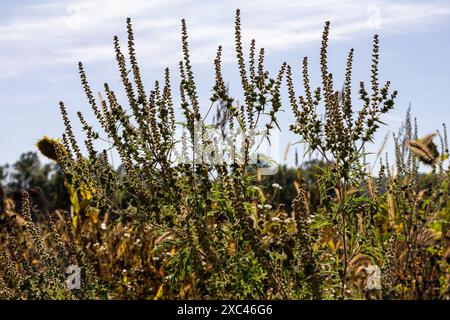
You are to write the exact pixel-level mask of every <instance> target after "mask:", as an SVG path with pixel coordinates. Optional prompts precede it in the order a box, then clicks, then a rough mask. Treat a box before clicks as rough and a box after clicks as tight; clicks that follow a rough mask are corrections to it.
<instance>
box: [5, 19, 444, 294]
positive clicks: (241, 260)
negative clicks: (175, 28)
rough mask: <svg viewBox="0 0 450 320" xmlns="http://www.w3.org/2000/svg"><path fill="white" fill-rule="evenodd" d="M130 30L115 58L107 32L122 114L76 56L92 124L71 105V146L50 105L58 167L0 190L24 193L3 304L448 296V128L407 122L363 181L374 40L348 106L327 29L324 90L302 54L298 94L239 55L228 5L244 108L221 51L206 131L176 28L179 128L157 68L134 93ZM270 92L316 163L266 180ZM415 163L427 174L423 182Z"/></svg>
mask: <svg viewBox="0 0 450 320" xmlns="http://www.w3.org/2000/svg"><path fill="white" fill-rule="evenodd" d="M127 30H128V48H127V49H128V56H129V59H128V61H126V58H125V55H124V54H123V51H122V49H121V46H120V43H119V39H118V38H117V37H115V38H114V49H115V53H116V60H117V63H118V67H119V72H120V75H121V79H122V82H123V86H124V89H125V93H126V98H127V103H126V104H122V103H121V102H119V99H118V97H117V95H116V93H115V91H114V90H113V89H112V88H111V87H110V86H109V85H108V84H106V83H105V85H104V91H105V98H103V96H102V95H99V98H98V99H96V98H95V97H94V94H93V92H92V89H91V87H90V85H89V83H88V80H87V75H86V73H85V70H84V66H83V64H81V63H80V64H79V72H80V77H81V82H82V85H83V88H84V91H85V93H86V96H87V99H88V102H89V105H90V106H91V108H92V111H93V113H94V114H95V116H96V118H97V120H98V124H99V126H97V125H94V124H90V123H88V122H87V121H86V120H85V116H84V115H83V114H82V113H81V112H78V114H77V115H78V118H79V121H80V122H81V124H82V127H83V130H84V133H85V137H84V138H83V139H79V138H77V137H76V136H75V135H74V132H73V130H72V125H71V117H70V116H69V114H68V111H67V109H66V107H65V105H64V103H63V102H61V103H60V111H61V114H62V117H63V121H64V124H65V133H64V134H63V135H62V137H61V139H60V140H52V139H49V138H44V139H42V140H40V142H39V143H38V147H39V149H40V151H41V152H42V153H43V154H44V155H46V156H47V157H48V158H50V159H53V161H54V162H55V164H54V166H55V167H54V168H53V169H50V167H49V168H48V170H47V171H46V170H43V169H42V168H40V170H37V167H36V165H35V166H34V167H33V166H32V165H31V163H35V160H33V155H32V154H28V156H27V157H26V158H27V159H28V160H27V161H28V162H30V165H29V166H28V165H27V164H26V163H27V162H26V161H25V160H26V159H25V158H24V159H22V160H24V161H25V162H24V163H23V164H24V165H25V166H26V168H28V169H29V170H28V169H27V170H23V169H21V167H20V166H17V167H16V168H15V169H16V171H15V172H16V173H17V172H24V171H25V172H27V173H26V174H25V175H23V176H19V177H13V179H12V180H13V181H17V182H18V181H24V182H23V183H22V182H21V183H20V184H21V185H20V186H18V185H14V184H11V183H10V184H9V185H8V187H7V189H8V190H9V191H8V192H9V193H10V194H13V190H28V191H26V192H23V194H22V199H21V201H16V203H14V202H13V201H11V199H6V200H5V201H4V204H3V208H2V209H3V213H2V220H1V223H2V225H1V226H0V227H1V228H2V232H1V242H0V246H1V250H0V296H1V297H3V298H19V299H36V298H47V299H48V298H51V299H53V298H63V299H72V298H78V299H80V298H81V299H84V298H91V299H95V298H101V299H106V298H108V299H117V298H126V299H178V298H188V299H191V298H195V299H340V298H342V299H344V298H345V299H348V298H349V299H448V298H450V291H449V281H450V274H449V259H450V249H449V247H450V246H449V244H450V231H449V222H450V212H449V208H450V199H449V183H450V164H449V161H448V153H449V151H448V138H447V131H446V128H445V125H444V126H443V128H442V129H439V130H437V132H436V133H434V134H431V135H427V136H425V137H422V138H420V137H419V133H418V126H417V124H416V123H415V122H414V121H412V119H411V117H410V115H409V114H408V116H407V118H406V120H405V123H404V125H403V127H402V128H401V130H400V131H399V133H398V134H395V135H394V136H393V139H394V143H395V157H393V158H394V163H393V164H392V165H391V164H390V163H389V160H388V159H389V157H387V156H384V155H383V157H382V155H381V154H382V148H381V150H380V152H379V153H378V154H377V155H376V159H377V161H379V163H380V164H379V166H377V172H372V171H373V166H372V165H371V164H369V163H368V161H367V160H366V156H367V153H366V151H365V150H366V146H367V145H368V144H371V143H374V141H373V140H374V135H375V133H376V132H377V130H378V129H379V126H380V125H382V122H381V117H382V116H383V115H384V114H386V113H388V112H389V111H390V110H391V109H392V108H393V107H394V102H395V97H396V95H397V92H396V91H391V88H390V87H391V85H390V82H387V83H385V84H380V83H379V80H378V79H379V77H378V72H379V38H378V36H375V37H374V40H373V53H372V65H371V79H370V86H369V87H370V89H368V88H367V86H366V85H365V84H364V82H361V83H360V84H359V90H358V96H359V99H354V98H355V95H354V94H353V93H352V63H353V50H350V51H349V54H348V59H347V64H346V66H345V81H344V85H343V87H342V89H340V90H336V89H335V84H334V80H333V75H332V73H330V72H329V70H328V64H327V55H328V52H327V47H328V37H329V31H330V24H329V23H328V22H327V23H326V24H325V27H324V31H323V36H322V46H321V51H320V76H321V80H322V82H321V84H320V85H319V86H318V87H317V88H313V87H312V84H311V82H310V80H309V78H310V76H309V68H308V59H307V58H304V59H303V65H302V68H301V71H302V85H303V94H302V95H300V96H299V95H298V94H297V93H296V90H297V84H296V81H295V80H294V77H293V75H292V73H293V70H292V67H291V66H290V65H288V64H286V63H283V64H282V65H281V66H280V68H279V70H278V72H277V73H276V74H275V76H272V75H271V74H270V73H269V71H267V70H266V68H265V66H264V57H265V51H264V49H260V50H259V52H257V49H256V43H255V41H254V40H253V41H252V42H251V45H250V50H249V52H250V55H249V59H248V61H247V60H246V59H245V58H244V53H243V44H242V42H241V22H240V15H239V11H237V12H236V25H235V44H236V57H237V62H238V69H239V73H240V76H241V87H242V97H232V96H230V93H229V90H228V86H227V85H226V81H225V80H224V79H223V77H222V64H221V56H222V48H221V47H220V46H219V48H218V50H217V56H216V59H215V75H216V77H215V84H214V87H213V88H212V94H211V107H210V110H211V108H212V107H213V106H214V105H216V106H217V108H218V109H217V110H218V111H217V114H216V117H215V118H214V121H213V122H212V123H210V124H209V123H206V119H207V114H202V113H201V111H200V110H201V108H200V102H199V100H200V99H199V96H198V93H197V85H196V82H195V79H194V74H193V70H192V65H191V59H190V52H189V45H188V33H187V26H186V23H185V21H184V20H183V21H182V48H183V61H181V62H180V63H179V75H180V78H181V84H180V87H179V97H178V98H179V100H180V108H179V111H181V114H182V116H183V120H181V121H178V120H176V113H177V112H178V109H177V108H176V107H175V106H174V102H173V101H174V100H175V99H174V97H173V95H172V94H173V90H172V87H171V73H170V71H169V69H166V70H165V72H164V75H163V79H162V81H161V82H160V81H155V83H154V85H153V86H152V88H151V90H150V91H147V90H146V89H145V88H144V84H143V82H142V80H141V70H140V68H139V67H138V64H137V57H136V53H135V49H134V41H135V40H134V34H133V30H132V26H131V21H130V20H129V19H128V20H127ZM282 86H286V87H285V88H286V89H287V92H288V98H289V99H288V100H289V101H290V108H289V109H291V110H292V112H293V114H294V116H295V119H296V121H295V123H293V124H292V125H291V127H290V128H289V129H290V130H291V131H292V132H294V133H295V134H297V135H298V137H299V140H300V141H301V143H302V144H303V145H304V146H305V150H306V152H308V153H310V154H311V157H312V158H313V159H317V160H313V161H311V162H309V163H305V164H301V165H297V167H296V168H293V169H288V168H282V167H280V168H278V171H277V173H276V174H275V175H265V172H266V171H265V170H266V169H267V165H266V164H265V162H264V161H263V160H262V155H259V154H256V153H255V150H257V147H258V145H259V143H260V141H261V139H268V140H270V138H271V132H273V130H276V129H277V127H278V123H277V118H278V114H279V112H280V111H281V110H282V97H281V94H282V93H281V92H282V90H281V89H282ZM178 98H177V99H178ZM239 101H241V103H240V102H239ZM283 107H284V109H285V110H287V109H288V108H286V107H285V106H283ZM210 110H209V111H210ZM209 111H208V113H209ZM97 127H101V130H100V131H98V130H97V129H96V128H97ZM211 128H215V129H217V130H216V131H214V132H220V137H217V136H214V135H213V134H212V130H211ZM274 128H275V129H274ZM280 129H282V130H286V129H287V128H280ZM179 132H182V135H179V136H177V133H179ZM218 138H220V141H221V144H218V143H217V139H218ZM435 139H438V140H439V144H435V143H434V140H435ZM102 141H107V142H108V143H109V144H110V145H111V146H112V148H113V149H114V152H116V153H117V154H118V156H119V157H120V160H121V166H120V168H119V169H115V168H113V167H112V165H111V159H110V155H109V151H110V149H109V148H101V145H102V144H101V142H102ZM81 142H82V143H83V144H84V147H82V145H81ZM223 145H225V146H226V148H223ZM82 149H85V150H82ZM391 159H392V158H391ZM391 161H392V160H391ZM50 166H53V165H50ZM420 167H422V168H424V170H425V173H419V168H420ZM50 170H55V172H56V175H55V177H56V178H55V179H56V180H58V181H57V182H54V183H56V184H58V185H59V186H62V185H63V186H64V188H56V189H55V188H54V187H52V183H43V182H39V183H38V182H36V179H39V178H38V177H39V176H41V175H42V176H46V177H47V178H48V172H49V171H50ZM61 170H62V171H61ZM28 171H29V172H28ZM37 171H40V172H41V171H42V172H41V173H40V174H39V175H37V174H36V173H37ZM61 179H62V180H61ZM44 180H45V179H44ZM47 180H48V179H47ZM43 185H45V187H42V186H43ZM38 186H41V187H40V188H38ZM62 189H64V190H66V191H65V192H67V194H66V195H65V196H66V199H67V196H68V199H69V200H70V203H65V204H64V205H61V206H62V207H65V206H67V209H69V208H70V210H68V211H66V210H57V209H64V208H58V206H57V204H56V203H57V202H55V201H57V199H59V200H58V201H64V200H63V199H64V197H65V196H64V194H61V190H62ZM30 195H32V200H33V201H31V202H30ZM16 198H17V197H16ZM17 203H20V205H17ZM55 208H57V209H55ZM70 265H76V266H78V267H80V268H81V286H80V287H79V288H76V289H73V288H69V287H68V286H67V285H66V279H67V274H66V270H67V268H68V266H70Z"/></svg>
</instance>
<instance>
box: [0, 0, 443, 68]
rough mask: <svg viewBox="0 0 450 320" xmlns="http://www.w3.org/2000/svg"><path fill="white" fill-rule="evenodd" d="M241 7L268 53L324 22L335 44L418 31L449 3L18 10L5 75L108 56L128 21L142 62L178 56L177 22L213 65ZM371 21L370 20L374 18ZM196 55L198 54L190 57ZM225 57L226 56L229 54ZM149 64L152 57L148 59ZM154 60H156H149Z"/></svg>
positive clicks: (311, 37)
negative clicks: (185, 24)
mask: <svg viewBox="0 0 450 320" xmlns="http://www.w3.org/2000/svg"><path fill="white" fill-rule="evenodd" d="M237 7H241V10H242V21H243V35H244V40H246V41H249V40H250V36H251V37H252V38H256V39H257V42H258V44H259V45H262V46H265V47H267V48H269V49H270V51H271V52H273V51H277V50H284V49H289V48H294V47H299V46H302V45H305V44H307V43H311V42H318V41H320V32H321V30H322V27H323V22H324V21H325V20H331V21H332V26H333V27H332V35H333V40H334V41H339V40H340V39H346V38H348V37H354V36H358V35H359V34H363V33H373V30H368V26H370V24H368V21H369V20H370V19H378V20H379V21H378V22H379V23H378V24H375V25H378V26H379V27H380V28H381V31H380V32H382V33H383V34H386V33H390V32H415V31H421V30H423V29H424V28H427V27H428V26H430V25H432V24H435V23H439V22H442V21H445V20H444V19H445V18H448V16H449V15H450V5H449V4H442V3H438V2H436V1H434V2H433V1H429V2H427V3H422V2H420V3H415V4H406V3H402V2H394V1H387V0H385V1H350V0H347V1H340V2H339V3H338V4H337V3H336V1H331V0H316V1H306V0H305V1H289V0H278V1H273V0H247V1H245V2H241V1H214V2H210V1H193V0H190V1H148V0H132V1H117V0H114V1H111V0H109V1H108V0H94V1H91V0H90V1H87V0H80V1H76V0H72V1H69V2H68V3H64V4H63V3H61V2H48V3H44V4H40V5H29V6H26V7H23V8H21V9H19V10H18V11H17V12H19V13H18V15H17V16H15V17H12V18H10V19H9V21H6V22H3V23H2V24H0V47H2V48H6V49H5V50H2V51H1V52H0V77H11V76H20V75H21V74H22V73H24V72H27V71H28V70H35V69H38V70H39V69H40V68H42V67H46V66H49V65H57V64H72V63H73V64H74V63H76V62H77V61H78V60H83V61H85V62H90V63H94V62H96V61H101V60H106V59H108V60H109V59H111V58H112V57H113V52H112V43H111V42H112V41H111V40H112V35H113V34H117V33H118V34H121V35H122V37H123V35H124V30H125V25H124V23H125V17H127V16H131V17H132V18H133V21H134V26H135V30H136V33H137V35H136V37H137V40H136V42H137V47H138V52H139V57H140V58H141V59H146V63H147V64H148V63H154V64H156V65H157V66H158V67H159V66H160V65H162V64H165V63H168V62H169V61H170V60H171V59H176V58H177V57H179V48H180V44H179V39H180V35H179V29H180V26H179V20H180V19H181V18H183V17H186V18H187V20H188V23H189V32H190V39H191V40H192V42H193V46H192V48H195V52H196V53H200V56H197V57H194V54H193V58H194V60H195V61H196V62H197V63H202V62H208V61H209V62H210V60H211V56H213V52H214V51H215V49H216V47H217V45H219V44H222V45H224V46H226V47H227V48H229V49H230V51H231V49H232V48H233V16H234V10H235V8H237ZM369 22H370V21H369ZM193 53H194V52H193ZM225 58H226V59H227V58H229V56H226V57H225ZM149 59H151V60H149ZM149 61H151V62H149Z"/></svg>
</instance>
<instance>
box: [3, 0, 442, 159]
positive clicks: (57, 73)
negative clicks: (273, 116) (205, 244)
mask: <svg viewBox="0 0 450 320" xmlns="http://www.w3.org/2000/svg"><path fill="white" fill-rule="evenodd" d="M236 8H240V9H241V19H242V28H243V36H244V43H245V44H247V45H249V43H250V40H251V39H252V38H255V39H256V42H257V45H258V46H263V47H265V48H266V61H267V65H268V68H269V70H271V71H272V72H274V73H275V72H276V70H277V68H279V66H280V65H281V63H282V62H283V61H286V62H288V63H289V64H291V66H292V67H293V68H294V70H295V73H294V75H295V76H296V80H297V87H298V93H299V94H300V93H302V91H301V87H300V81H299V80H300V78H299V77H300V62H301V59H302V58H303V57H304V56H308V57H310V59H311V66H310V72H311V73H312V76H311V79H312V80H313V81H316V84H318V82H317V81H318V79H317V77H316V76H315V75H317V74H318V72H319V65H318V53H319V46H320V41H321V31H322V28H323V24H324V22H325V21H326V20H330V21H331V24H332V29H331V35H330V49H329V58H330V69H331V71H332V72H333V73H334V74H335V78H336V79H337V81H339V80H340V79H342V75H343V73H344V70H345V58H346V55H347V52H348V50H349V49H350V48H352V47H353V48H355V61H354V65H355V69H354V77H353V80H354V86H355V87H357V84H358V82H359V81H360V80H366V81H368V80H369V70H370V53H371V40H372V36H373V34H375V33H378V34H379V35H380V37H381V65H380V68H381V73H380V74H381V79H382V80H391V82H392V87H393V88H395V89H397V90H398V91H399V97H398V100H397V104H396V109H395V110H394V111H393V112H392V113H391V114H390V115H388V116H386V117H385V120H386V122H387V123H388V125H389V126H388V127H385V128H383V129H382V130H380V133H379V137H380V139H379V143H380V144H381V140H382V137H383V136H384V135H385V134H386V133H387V132H388V130H393V131H394V132H395V131H397V128H398V127H399V125H400V122H401V120H402V119H403V117H404V115H405V112H406V109H407V107H408V104H409V103H411V104H412V111H413V114H414V115H415V116H417V118H418V120H419V125H420V131H421V133H424V134H425V133H428V132H432V131H434V130H436V129H438V128H439V127H440V124H441V123H442V122H449V121H448V120H450V101H449V99H448V92H449V90H450V59H449V57H450V41H448V39H449V37H448V34H450V3H449V2H448V1H437V0H430V1H391V0H385V1H364V0H362V1H361V0H360V1H330V0H315V1H310V0H305V1H303V0H297V1H287V0H278V1H273V0H270V1H268V0H258V1H256V0H246V1H219V0H217V1H200V0H198V1H170V0H166V1H139V0H135V1H133V0H131V1H112V0H109V1H103V0H98V1H95V0H94V1H76V0H72V1H61V0H59V1H41V2H38V1H14V2H13V1H8V2H7V1H5V0H1V1H0V111H1V113H0V114H1V120H2V121H1V130H0V150H1V153H0V164H3V163H6V162H9V163H11V162H14V161H15V160H16V159H17V157H18V156H19V155H20V154H21V153H22V152H24V151H28V150H34V143H35V142H36V140H37V139H39V138H40V137H42V136H43V135H48V136H51V137H59V136H60V134H61V133H62V131H63V126H62V123H61V121H60V116H59V110H58V102H59V101H60V100H63V101H65V103H66V105H67V106H68V108H69V112H70V113H71V114H72V115H75V112H76V111H77V110H81V111H83V112H84V113H86V114H87V118H88V119H93V117H92V115H91V114H90V110H89V108H88V104H87V101H86V99H85V97H84V95H83V91H82V88H81V85H80V82H79V78H78V73H77V62H78V61H80V60H81V61H83V62H84V63H85V67H86V69H87V73H88V77H89V80H90V82H91V85H92V88H93V90H95V91H99V90H101V89H102V85H103V83H104V82H108V83H109V84H110V85H111V87H112V88H113V89H116V90H117V91H121V83H120V80H119V78H118V73H117V67H116V65H115V60H114V51H113V48H112V37H113V36H114V35H115V34H117V35H118V36H119V37H120V38H121V39H122V41H123V44H125V42H124V41H125V19H126V17H128V16H129V17H131V18H132V19H133V24H134V26H135V32H136V34H135V37H136V49H137V53H138V58H139V60H140V65H141V69H142V70H141V71H142V73H143V74H144V80H145V81H146V83H148V86H147V90H149V89H150V84H151V83H152V82H153V81H154V80H158V79H159V80H160V79H162V71H163V70H164V68H165V67H166V66H169V67H170V68H171V69H172V71H173V74H174V76H175V78H177V76H176V70H177V69H176V68H177V67H176V66H177V63H178V61H179V60H180V58H181V54H180V52H181V50H180V49H181V45H180V20H181V18H186V19H187V22H188V28H189V35H190V41H191V49H192V50H191V57H192V59H193V67H194V72H195V75H196V80H197V83H198V86H199V89H200V95H201V101H202V102H203V103H204V109H207V108H208V106H209V104H208V99H209V90H210V89H211V87H212V85H213V77H214V74H213V69H212V67H213V59H214V56H215V50H216V48H217V46H218V45H219V44H221V45H222V46H223V47H224V66H223V68H224V74H225V77H226V78H227V80H228V81H229V82H230V83H233V82H234V83H237V84H239V83H238V82H236V81H238V77H237V67H236V63H235V56H234V44H233V37H234V33H233V32H234V29H233V24H234V14H235V9H236ZM247 48H248V47H247ZM174 81H175V82H176V79H174ZM237 84H236V85H234V87H232V88H231V90H232V91H233V92H234V90H236V92H238V89H239V87H238V85H237ZM285 102H286V104H285V109H286V112H285V113H284V114H283V115H282V116H281V119H280V124H281V127H282V130H283V132H282V134H281V137H282V139H281V141H280V143H281V146H280V147H281V149H283V148H284V146H285V145H287V144H288V143H289V142H292V143H294V142H295V141H296V140H297V138H296V137H295V136H294V135H292V134H289V133H288V132H287V131H288V125H289V124H290V123H291V122H292V120H293V117H292V114H291V113H290V111H289V106H288V104H287V101H285ZM74 119H75V117H74ZM75 127H76V128H77V127H78V126H75ZM378 147H379V145H375V146H373V150H376V149H377V148H378Z"/></svg>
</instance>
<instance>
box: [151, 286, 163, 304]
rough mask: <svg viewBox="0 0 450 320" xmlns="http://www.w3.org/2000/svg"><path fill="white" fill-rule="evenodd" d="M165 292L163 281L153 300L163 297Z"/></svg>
mask: <svg viewBox="0 0 450 320" xmlns="http://www.w3.org/2000/svg"><path fill="white" fill-rule="evenodd" d="M163 293H164V283H162V284H161V285H160V286H159V288H158V292H156V295H155V296H154V297H153V300H159V299H161V297H162V295H163Z"/></svg>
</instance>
